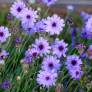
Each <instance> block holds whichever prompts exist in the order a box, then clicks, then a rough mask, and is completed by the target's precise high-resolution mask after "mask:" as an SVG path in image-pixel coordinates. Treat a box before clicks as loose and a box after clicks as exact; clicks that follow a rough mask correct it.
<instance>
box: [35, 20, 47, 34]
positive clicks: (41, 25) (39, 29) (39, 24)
mask: <svg viewBox="0 0 92 92" xmlns="http://www.w3.org/2000/svg"><path fill="white" fill-rule="evenodd" d="M45 21H46V19H42V20H41V21H38V22H37V23H36V24H35V25H34V28H35V31H36V32H46V31H45V26H46V24H45Z"/></svg>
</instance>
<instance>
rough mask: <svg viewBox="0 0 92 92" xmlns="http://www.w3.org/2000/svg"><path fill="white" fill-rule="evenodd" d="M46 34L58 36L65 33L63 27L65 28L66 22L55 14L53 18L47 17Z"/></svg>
mask: <svg viewBox="0 0 92 92" xmlns="http://www.w3.org/2000/svg"><path fill="white" fill-rule="evenodd" d="M45 23H46V32H48V33H50V35H54V34H57V35H59V34H60V32H62V31H63V27H64V26H65V24H64V20H63V19H61V18H60V17H59V16H58V15H56V14H54V15H53V16H52V17H47V20H46V22H45Z"/></svg>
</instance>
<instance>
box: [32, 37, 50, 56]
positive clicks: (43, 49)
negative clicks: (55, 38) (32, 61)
mask: <svg viewBox="0 0 92 92" xmlns="http://www.w3.org/2000/svg"><path fill="white" fill-rule="evenodd" d="M33 47H34V48H36V49H37V50H38V51H39V53H40V55H41V56H42V55H43V54H47V53H49V52H50V51H49V50H50V46H49V43H48V41H47V40H46V39H44V38H43V37H40V38H39V39H36V40H35V44H33Z"/></svg>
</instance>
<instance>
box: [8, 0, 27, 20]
mask: <svg viewBox="0 0 92 92" xmlns="http://www.w3.org/2000/svg"><path fill="white" fill-rule="evenodd" d="M25 10H26V6H25V4H24V2H22V1H20V0H19V1H17V2H14V4H13V5H12V6H11V9H10V13H11V14H12V15H13V16H15V17H16V18H18V19H20V18H21V17H22V16H23V14H24V13H23V12H24V11H25Z"/></svg>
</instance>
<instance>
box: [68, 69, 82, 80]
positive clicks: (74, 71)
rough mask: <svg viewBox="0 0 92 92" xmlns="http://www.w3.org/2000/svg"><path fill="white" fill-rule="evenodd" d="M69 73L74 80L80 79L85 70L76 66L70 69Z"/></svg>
mask: <svg viewBox="0 0 92 92" xmlns="http://www.w3.org/2000/svg"><path fill="white" fill-rule="evenodd" d="M69 74H70V75H71V77H72V78H73V79H74V80H79V79H80V78H81V77H82V75H83V71H81V69H80V68H76V69H71V70H70V71H69Z"/></svg>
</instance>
